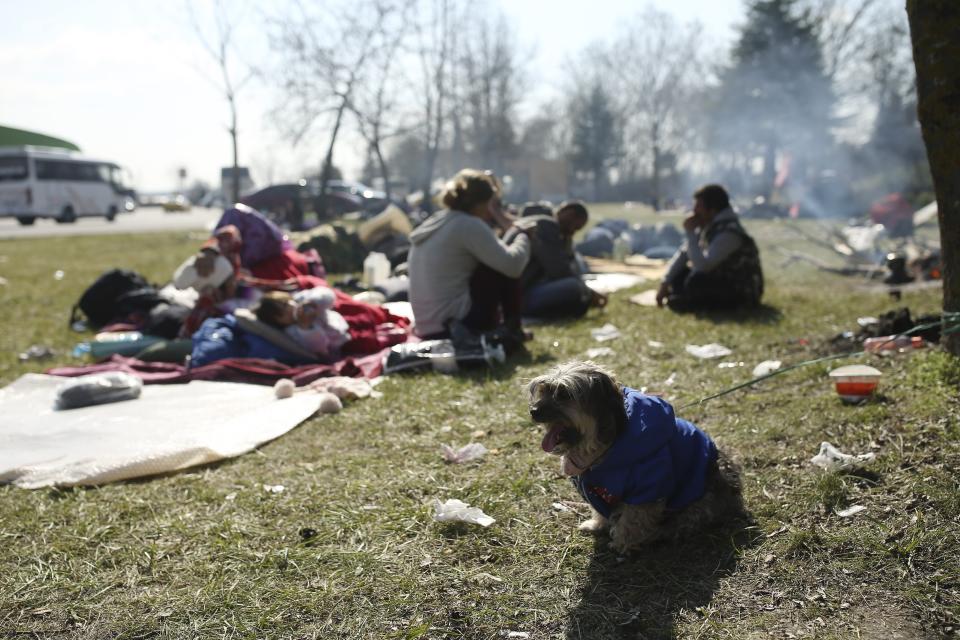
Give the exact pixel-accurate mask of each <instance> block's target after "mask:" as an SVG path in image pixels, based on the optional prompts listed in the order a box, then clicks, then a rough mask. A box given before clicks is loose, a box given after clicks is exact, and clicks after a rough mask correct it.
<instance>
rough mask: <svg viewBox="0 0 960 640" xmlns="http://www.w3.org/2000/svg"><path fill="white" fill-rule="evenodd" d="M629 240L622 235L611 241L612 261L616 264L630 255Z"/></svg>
mask: <svg viewBox="0 0 960 640" xmlns="http://www.w3.org/2000/svg"><path fill="white" fill-rule="evenodd" d="M631 248H632V247H631V244H630V239H629V238H626V237H624V236H623V235H622V234H621V235H619V236H617V237H616V239H614V241H613V259H614V260H616V261H617V262H623V261H624V260H625V259H626V258H627V256H628V255H630V253H631Z"/></svg>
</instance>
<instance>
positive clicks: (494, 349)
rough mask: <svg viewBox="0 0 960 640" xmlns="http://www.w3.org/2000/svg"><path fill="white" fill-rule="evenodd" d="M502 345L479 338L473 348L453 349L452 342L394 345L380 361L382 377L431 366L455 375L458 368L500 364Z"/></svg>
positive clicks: (439, 341) (432, 341)
mask: <svg viewBox="0 0 960 640" xmlns="http://www.w3.org/2000/svg"><path fill="white" fill-rule="evenodd" d="M505 360H506V354H505V352H504V350H503V345H494V344H491V343H490V342H488V341H487V340H486V338H482V339H481V341H480V343H479V344H477V345H476V346H471V347H465V348H461V349H456V348H454V346H453V341H452V340H424V341H423V342H411V343H404V344H397V345H394V346H393V347H391V348H390V351H389V352H388V353H387V355H386V357H385V358H384V361H383V373H384V375H387V374H390V373H398V372H401V371H414V370H422V369H428V368H430V367H433V368H434V369H435V370H437V371H439V372H441V373H455V372H456V371H458V370H459V369H460V367H461V366H471V365H473V366H476V365H482V364H486V365H488V366H493V364H494V363H495V362H498V363H503V362H504V361H505Z"/></svg>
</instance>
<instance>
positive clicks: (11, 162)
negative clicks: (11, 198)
mask: <svg viewBox="0 0 960 640" xmlns="http://www.w3.org/2000/svg"><path fill="white" fill-rule="evenodd" d="M27 174H28V171H27V158H26V157H25V156H0V182H3V181H11V182H12V181H14V180H24V179H26V177H27Z"/></svg>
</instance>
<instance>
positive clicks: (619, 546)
mask: <svg viewBox="0 0 960 640" xmlns="http://www.w3.org/2000/svg"><path fill="white" fill-rule="evenodd" d="M610 548H611V549H612V550H613V551H614V552H615V553H617V554H619V555H621V556H625V555H627V554H629V553H630V552H631V551H633V549H634V547H633V545H631V544H629V543H628V541H627V540H624V539H622V538H614V537H611V538H610Z"/></svg>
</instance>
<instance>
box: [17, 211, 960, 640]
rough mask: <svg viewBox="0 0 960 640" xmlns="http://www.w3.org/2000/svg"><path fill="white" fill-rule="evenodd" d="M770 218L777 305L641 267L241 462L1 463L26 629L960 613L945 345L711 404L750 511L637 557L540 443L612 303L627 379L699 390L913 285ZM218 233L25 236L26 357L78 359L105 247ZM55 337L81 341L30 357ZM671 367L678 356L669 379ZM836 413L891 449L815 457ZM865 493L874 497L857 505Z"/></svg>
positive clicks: (190, 633)
mask: <svg viewBox="0 0 960 640" xmlns="http://www.w3.org/2000/svg"><path fill="white" fill-rule="evenodd" d="M599 211H600V212H601V214H606V215H616V214H618V213H621V212H620V211H619V210H618V209H615V208H613V207H607V208H600V209H599ZM627 213H628V214H629V215H633V214H634V213H635V211H630V212H627ZM639 217H641V218H644V219H650V214H646V213H642V212H641V214H640V216H639ZM673 219H676V218H675V217H674V218H673ZM750 229H751V230H752V231H753V232H754V233H755V234H756V236H757V237H758V239H759V241H760V244H761V249H762V251H763V256H764V258H765V269H766V273H767V280H768V293H767V296H766V303H767V305H768V312H767V313H766V314H764V315H763V316H762V317H760V318H749V317H744V316H737V315H721V316H713V317H708V316H699V317H698V316H676V315H673V314H670V313H669V312H667V311H661V310H656V309H647V308H642V307H637V306H635V305H632V304H630V303H628V302H627V297H628V295H627V294H626V293H625V292H622V293H618V294H615V295H614V296H613V298H612V300H611V303H610V305H609V306H608V307H607V309H605V310H604V311H603V312H599V311H592V312H591V313H590V315H588V317H587V318H585V319H583V320H580V321H577V322H569V323H560V324H557V325H552V326H538V327H535V334H536V335H535V339H534V341H533V342H532V344H531V345H530V355H529V357H526V358H521V359H514V360H511V361H508V363H507V364H506V365H504V366H503V367H501V368H498V369H496V370H492V371H477V372H471V373H465V374H462V375H459V376H456V377H447V376H441V375H437V374H426V375H419V376H415V377H414V376H398V377H393V378H389V379H387V380H386V381H385V382H384V383H383V384H382V385H381V386H380V387H379V388H380V390H382V391H383V393H384V397H383V398H381V399H371V400H366V401H361V402H356V403H354V404H351V405H348V406H347V408H346V409H345V410H344V411H343V412H342V413H340V414H338V415H335V416H325V417H321V418H314V419H312V420H310V421H308V422H306V423H304V424H303V425H301V426H300V427H299V428H297V429H296V430H294V431H292V432H291V433H289V434H288V435H286V436H284V437H283V438H280V439H279V440H277V441H274V442H272V443H269V444H267V445H266V446H264V447H261V448H260V449H259V450H258V451H256V452H254V453H251V454H249V455H245V456H242V457H240V458H236V459H233V460H229V461H226V462H223V463H221V464H216V465H211V466H207V467H202V468H198V469H194V470H191V471H188V472H185V473H180V474H176V475H171V476H167V477H160V478H152V479H146V480H143V481H138V482H126V483H119V484H114V485H107V486H103V487H99V488H75V489H48V490H37V491H26V490H22V489H17V488H14V487H12V486H0V637H6V636H9V637H20V636H21V635H22V636H24V637H31V636H32V637H55V638H75V637H76V638H100V637H125V638H181V637H214V636H215V637H250V638H253V637H281V638H288V637H289V638H311V637H316V638H401V639H402V638H500V637H506V634H507V633H508V632H510V631H523V632H527V633H529V634H530V637H531V638H559V637H568V638H663V637H667V638H670V637H678V638H679V637H682V638H767V637H780V638H788V637H798V638H854V637H863V638H894V637H897V638H926V637H936V636H948V635H952V634H953V633H954V630H955V629H956V627H957V624H958V620H957V617H958V615H960V592H958V588H960V566H958V562H957V558H958V557H960V539H958V536H960V526H958V519H960V491H958V486H957V483H958V481H957V477H958V475H957V471H958V467H960V445H958V442H960V420H958V413H960V412H958V405H960V403H958V387H957V385H958V382H960V364H958V362H957V360H955V359H953V358H951V357H949V356H947V355H945V354H943V353H941V352H940V351H938V350H935V349H931V350H928V351H925V352H916V353H913V354H910V355H904V356H899V357H893V358H886V359H880V358H877V357H874V358H872V359H871V360H869V361H870V362H872V363H873V364H874V365H875V366H878V368H880V369H881V370H883V372H884V379H883V381H882V382H881V389H880V395H879V396H878V398H876V399H875V400H874V401H872V402H871V403H869V404H866V405H863V406H848V405H843V404H841V403H840V402H839V400H838V398H837V397H836V395H835V393H834V392H833V390H832V389H831V388H830V385H829V382H828V380H827V378H826V371H827V370H828V367H827V366H826V365H816V366H813V367H809V368H805V369H800V370H797V371H794V372H790V373H787V374H784V375H783V376H779V377H776V378H773V379H771V380H768V381H765V382H763V383H761V384H759V385H757V386H755V387H753V388H749V389H744V390H741V391H738V392H736V393H734V394H731V395H727V396H723V397H721V398H718V399H716V400H713V401H710V402H708V403H706V404H703V405H697V406H694V407H693V408H690V409H686V410H683V411H682V412H681V415H683V416H684V417H687V418H689V419H691V420H693V421H695V422H696V423H698V424H699V425H701V426H702V427H703V428H704V429H706V430H707V431H708V432H709V433H711V434H712V435H713V436H714V438H715V439H716V440H717V442H718V443H719V445H720V446H721V447H723V448H725V449H726V450H728V451H730V452H731V453H732V454H733V455H734V457H735V458H736V459H737V460H738V461H739V462H740V464H741V466H742V469H743V476H744V481H745V498H746V502H747V505H748V506H749V508H750V511H751V514H752V519H753V520H752V522H750V523H732V524H731V525H730V526H729V527H725V528H721V529H719V530H715V531H710V532H704V533H703V534H702V535H701V536H698V537H697V538H696V539H692V540H688V541H685V542H682V543H679V544H677V545H660V546H656V547H654V548H651V549H650V550H649V551H645V552H643V553H640V554H638V555H637V556H635V557H631V558H626V559H624V558H619V557H617V556H616V554H614V553H612V552H611V551H609V550H608V548H607V546H606V544H604V543H603V541H597V540H594V539H593V538H590V537H585V536H582V535H579V534H578V533H577V532H576V529H575V525H576V523H577V521H578V518H579V516H578V515H577V514H576V513H574V512H571V511H558V510H556V509H555V508H554V507H553V506H552V504H553V503H555V502H563V501H572V502H577V501H579V497H578V496H577V495H576V493H575V491H574V489H573V488H572V487H571V485H570V483H569V482H568V481H567V480H566V479H564V478H562V477H561V476H560V475H559V474H558V465H557V462H556V460H555V459H553V458H550V457H548V456H546V455H544V454H543V453H542V451H540V449H539V447H538V446H537V445H538V442H539V439H540V433H539V432H538V430H537V428H535V427H534V426H532V425H531V424H530V421H529V419H528V418H527V416H526V405H525V402H524V399H523V396H522V381H523V380H524V379H526V378H530V377H532V376H534V375H536V374H538V373H539V372H541V371H542V370H543V369H544V368H545V367H546V366H549V365H550V364H552V363H555V362H559V361H562V360H564V359H568V358H575V357H582V354H583V353H584V352H585V351H586V349H588V348H590V347H592V346H596V343H594V342H593V341H592V340H591V338H590V334H589V329H590V328H591V327H597V326H600V325H602V324H603V323H605V322H611V323H613V324H614V325H616V326H617V327H619V328H620V330H621V332H622V333H623V336H622V337H621V338H620V339H619V341H617V342H615V343H612V344H611V346H613V348H614V351H615V353H614V355H613V356H610V357H608V358H605V359H604V363H605V364H607V365H609V366H610V367H611V368H613V369H614V370H615V371H616V372H617V373H618V374H619V377H620V379H621V380H622V381H624V382H625V383H628V384H630V385H632V386H636V387H640V386H648V387H650V388H659V389H662V390H663V391H664V392H665V393H666V394H667V397H668V398H669V399H670V400H671V401H673V402H674V403H675V405H677V406H681V405H684V404H687V403H690V402H693V401H695V400H697V399H698V398H701V397H703V396H705V395H708V394H710V393H713V392H715V391H718V390H720V389H723V388H725V387H726V386H729V385H732V384H735V383H737V382H741V381H743V380H745V379H747V378H748V377H749V375H750V374H749V372H750V370H751V369H752V367H753V365H755V364H756V363H758V362H760V361H761V360H766V359H780V360H783V361H784V362H785V363H786V364H791V363H794V362H798V361H800V360H803V359H807V358H811V357H816V356H818V355H823V354H825V353H826V352H827V348H826V340H827V339H828V338H829V337H831V336H833V335H834V334H836V333H838V332H840V331H843V330H846V329H856V318H857V317H859V316H864V315H878V314H879V313H882V312H884V311H886V310H889V309H891V308H894V307H895V306H896V305H895V304H894V303H893V302H892V301H891V300H890V299H889V298H888V297H887V296H886V294H884V293H882V292H878V291H877V290H876V289H875V288H873V287H870V286H865V285H864V283H862V282H861V281H857V280H854V279H849V278H844V277H840V276H835V275H830V274H825V273H821V272H818V271H816V270H814V269H813V268H812V267H809V266H807V265H802V264H793V265H789V266H787V267H782V266H781V264H782V258H781V256H780V255H779V254H778V253H776V251H775V250H774V247H775V246H779V245H784V246H790V247H791V248H800V249H803V250H807V249H808V248H809V247H806V246H804V245H803V244H802V243H801V241H800V240H798V239H796V238H795V237H793V236H791V235H790V234H788V233H785V232H784V230H783V228H782V227H781V226H780V225H779V223H777V222H756V223H750ZM197 242H198V238H197V237H196V236H191V235H189V234H182V233H181V234H156V235H148V236H147V235H145V236H128V237H119V236H114V237H111V238H92V237H78V238H52V239H38V240H17V241H0V275H2V276H3V277H5V278H7V280H8V284H7V285H6V286H2V287H0V326H2V327H3V332H2V337H0V340H2V341H3V345H2V346H3V350H2V351H3V353H2V361H0V382H3V383H7V382H10V381H12V380H14V379H15V378H16V377H18V376H19V375H21V374H22V373H25V372H28V371H42V370H43V369H44V368H45V367H47V366H50V364H52V363H54V362H55V363H57V364H60V363H65V362H71V361H73V360H72V358H71V357H70V356H69V351H70V349H71V348H72V346H73V344H75V343H76V342H77V341H78V339H79V338H81V337H82V336H79V335H78V334H74V333H72V332H70V331H68V329H67V326H66V325H67V317H68V315H69V308H70V305H71V304H72V303H73V302H74V301H75V299H76V297H77V296H78V295H79V294H80V292H81V291H82V289H83V288H84V287H85V286H86V285H87V284H89V282H91V281H92V280H93V279H94V278H95V277H96V276H97V275H98V274H99V273H100V272H102V271H103V270H105V269H106V268H109V267H112V266H124V267H127V268H132V269H135V270H137V271H140V272H141V273H143V274H145V275H146V276H148V278H149V279H152V280H156V281H160V280H163V279H165V278H167V277H169V274H170V273H171V272H172V270H173V268H174V267H175V266H176V265H177V264H178V263H179V262H180V261H181V260H182V258H183V257H184V256H185V255H187V254H189V253H190V252H191V250H192V247H193V246H195V245H196V244H197ZM810 250H811V252H814V250H813V249H810ZM58 269H60V270H63V271H64V273H65V275H64V277H63V279H61V280H56V279H54V272H55V271H56V270H58ZM938 303H939V293H938V292H935V291H929V290H928V291H913V292H906V293H905V294H904V299H903V300H902V302H901V303H899V304H903V305H907V306H909V307H910V308H911V309H912V310H913V311H915V312H929V311H934V310H936V309H937V308H938V307H939V304H938ZM801 339H804V340H803V341H801ZM648 340H658V341H660V342H663V343H664V344H665V346H664V347H663V348H653V347H650V346H649V345H648V343H647V341H648ZM707 342H719V343H722V344H725V345H727V346H729V347H731V348H732V349H733V350H734V354H733V356H731V357H729V358H726V359H724V360H726V361H729V362H743V363H744V366H742V367H741V366H735V367H731V368H724V369H720V368H717V366H716V362H703V361H698V360H695V359H694V358H692V357H690V356H688V355H687V354H686V353H684V351H683V347H684V345H686V344H688V343H696V344H703V343H707ZM31 344H45V345H49V346H52V347H53V348H54V349H56V350H57V351H58V356H57V357H56V358H55V360H52V361H47V362H36V361H29V362H26V363H21V362H19V361H18V360H17V358H16V354H17V353H19V352H20V351H23V350H24V349H25V348H26V347H28V346H30V345H31ZM860 360H863V361H868V360H866V359H865V358H862V359H860ZM851 361H858V359H852V360H851ZM671 374H676V375H675V379H676V383H675V384H673V385H672V386H666V385H664V381H665V380H666V379H667V378H668V377H669V376H670V375H671ZM0 420H2V417H0ZM471 439H474V440H478V441H480V442H483V443H484V444H485V445H486V446H487V447H488V448H490V449H491V453H490V454H489V455H488V456H487V458H486V459H484V460H483V461H481V462H479V463H475V464H468V465H463V466H450V465H446V464H444V463H443V462H442V461H441V458H440V455H439V451H438V449H439V445H440V444H441V443H455V444H465V443H467V442H469V441H470V440H471ZM823 440H828V441H830V442H832V443H833V444H835V445H836V446H838V447H840V448H841V449H842V450H844V451H849V452H855V453H861V452H864V451H874V452H875V453H876V454H877V459H876V461H875V462H873V463H871V464H869V465H868V466H867V467H865V469H864V470H862V471H860V472H855V473H833V474H824V473H821V472H819V471H817V470H816V469H815V468H814V467H812V466H811V465H810V464H809V458H810V457H812V456H813V455H814V454H815V453H816V452H817V449H818V447H819V444H820V442H821V441H823ZM263 484H283V485H285V487H286V490H285V491H284V492H283V493H280V494H273V493H268V492H266V491H264V490H263V489H262V485H263ZM448 497H457V498H460V499H462V500H464V501H466V502H469V503H471V504H474V505H476V506H479V507H481V508H483V510H484V511H485V512H486V513H488V514H490V515H492V516H493V517H494V518H496V519H497V522H496V523H495V524H494V525H492V526H491V527H490V528H489V529H480V528H475V527H469V526H465V525H443V524H440V523H435V522H433V521H432V519H431V512H432V506H431V505H432V501H433V500H434V499H437V498H439V499H441V500H442V499H445V498H448ZM850 505H863V506H865V507H867V510H866V511H864V512H861V513H860V514H858V515H856V516H853V517H850V518H841V517H839V516H837V515H836V510H838V509H842V508H844V507H846V506H850ZM574 506H575V505H574ZM576 508H579V507H576Z"/></svg>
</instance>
